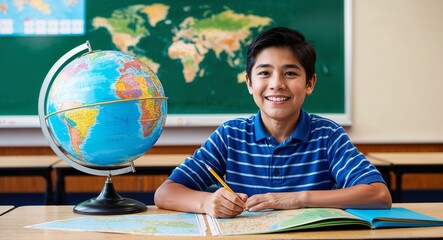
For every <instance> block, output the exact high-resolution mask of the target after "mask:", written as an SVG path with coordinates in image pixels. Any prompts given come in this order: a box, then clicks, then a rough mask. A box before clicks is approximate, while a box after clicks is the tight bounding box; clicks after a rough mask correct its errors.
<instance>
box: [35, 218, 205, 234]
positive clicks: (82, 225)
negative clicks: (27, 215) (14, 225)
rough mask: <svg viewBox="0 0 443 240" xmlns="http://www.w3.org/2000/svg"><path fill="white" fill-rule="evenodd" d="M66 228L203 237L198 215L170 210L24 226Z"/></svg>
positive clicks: (203, 228)
mask: <svg viewBox="0 0 443 240" xmlns="http://www.w3.org/2000/svg"><path fill="white" fill-rule="evenodd" d="M26 227H27V228H40V229H52V230H66V231H93V232H112V233H126V234H140V235H152V236H205V235H206V224H205V222H204V219H203V216H202V215H201V214H193V213H171V214H145V215H132V216H128V215H126V216H88V217H78V218H71V219H64V220H57V221H51V222H45V223H41V224H35V225H30V226H26Z"/></svg>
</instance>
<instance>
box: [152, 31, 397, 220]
mask: <svg viewBox="0 0 443 240" xmlns="http://www.w3.org/2000/svg"><path fill="white" fill-rule="evenodd" d="M315 61H316V53H315V50H314V49H313V48H312V46H311V45H310V44H309V43H308V42H307V41H306V40H305V38H304V36H303V35H302V34H300V33H299V32H297V31H295V30H291V29H288V28H281V27H280V28H273V29H269V30H267V31H265V32H263V33H261V34H260V35H259V36H257V37H256V38H255V39H254V40H253V42H252V43H251V45H250V46H249V49H248V53H247V63H246V64H247V66H246V72H247V74H246V83H247V87H248V91H249V93H250V94H251V95H252V96H253V99H254V101H255V103H256V105H257V106H258V107H259V109H260V110H259V111H258V113H257V114H256V115H253V116H251V117H249V118H239V119H233V120H230V121H227V122H225V123H224V124H223V125H221V126H220V127H218V128H217V130H216V131H215V132H214V133H213V134H212V135H211V136H210V137H209V138H208V140H207V141H205V142H204V143H203V145H202V146H201V147H200V148H199V149H197V150H196V151H195V153H194V154H193V155H192V156H190V157H189V158H187V159H186V160H185V161H184V163H183V164H181V165H180V166H179V167H177V168H176V169H175V170H174V171H173V173H172V174H171V176H169V178H168V179H167V180H166V181H165V182H164V183H163V184H162V185H161V186H160V187H159V188H158V189H157V191H156V193H155V198H154V200H155V203H156V205H157V206H158V207H160V208H165V209H171V210H176V211H186V212H196V213H207V214H210V215H211V216H213V217H233V216H236V215H238V214H240V213H241V212H242V211H243V210H244V209H245V208H249V210H250V211H260V210H263V209H295V208H304V207H336V208H389V207H390V206H391V204H392V201H391V196H390V193H389V191H388V189H387V187H386V185H385V182H384V181H383V178H382V177H381V174H380V173H379V172H378V171H377V169H376V168H375V167H374V166H373V165H372V164H371V163H370V162H369V161H368V160H367V159H366V158H365V157H364V155H363V154H362V153H360V152H359V151H358V150H357V148H356V147H355V146H354V145H353V144H352V143H351V142H350V140H349V137H348V135H347V134H346V132H345V131H344V129H343V128H342V127H341V126H340V125H338V124H336V123H335V122H333V121H331V120H329V119H327V118H323V117H321V116H318V115H315V114H308V113H307V112H305V111H304V110H303V109H302V105H303V102H304V99H305V97H306V96H307V95H310V94H312V92H313V91H314V87H315V84H316V83H317V77H316V75H315ZM205 164H207V165H209V166H211V168H212V169H214V171H216V172H217V174H218V175H219V176H224V178H225V180H226V183H227V184H228V185H229V186H230V187H231V188H232V189H233V190H234V192H236V193H232V192H230V191H228V190H226V189H225V188H219V189H218V190H217V191H215V192H207V191H205V190H206V189H207V188H208V187H209V186H211V185H213V184H216V183H217V182H216V180H215V179H214V178H213V177H212V176H211V174H210V173H209V172H208V171H207V169H206V168H205Z"/></svg>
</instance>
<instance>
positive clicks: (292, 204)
mask: <svg viewBox="0 0 443 240" xmlns="http://www.w3.org/2000/svg"><path fill="white" fill-rule="evenodd" d="M302 194H303V192H290V193H265V194H257V195H253V196H251V197H250V198H248V200H247V202H246V205H247V206H248V207H249V211H251V212H254V211H260V210H264V209H296V208H301V207H302V206H301V204H300V202H301V198H302Z"/></svg>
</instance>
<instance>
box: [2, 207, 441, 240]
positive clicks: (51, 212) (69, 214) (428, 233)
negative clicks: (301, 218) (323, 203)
mask: <svg viewBox="0 0 443 240" xmlns="http://www.w3.org/2000/svg"><path fill="white" fill-rule="evenodd" d="M394 206H402V207H406V208H409V209H411V210H414V211H418V212H421V213H424V214H427V215H430V216H433V217H437V218H440V219H442V218H443V211H442V209H443V203H405V204H394ZM72 209H73V206H25V207H18V208H15V209H14V210H12V211H11V212H9V213H7V214H5V215H3V216H1V217H0V236H1V237H2V239H3V240H9V239H11V240H12V239H14V240H22V239H56V240H59V239H63V240H71V239H72V240H78V239H96V240H101V239H106V240H110V239H116V240H119V239H124V240H135V239H150V238H156V239H159V238H160V239H191V237H177V236H171V237H152V236H144V235H128V234H115V233H100V232H74V231H61V230H44V229H33V228H24V226H28V225H32V224H37V223H43V222H47V221H54V220H61V219H68V218H74V217H81V216H84V215H79V214H76V213H73V211H72ZM168 212H170V211H166V210H162V209H158V208H156V207H155V206H148V210H147V211H146V212H143V213H137V214H153V213H168ZM442 236H443V227H423V228H402V229H399V228H391V229H376V230H369V229H367V230H366V229H363V230H362V229H359V230H351V229H348V230H331V229H328V230H314V231H294V232H285V233H278V234H262V235H254V236H229V237H220V236H218V237H213V236H212V235H211V232H210V230H209V227H208V231H207V236H206V237H196V238H200V239H203V238H205V239H206V238H209V239H225V238H228V239H295V238H296V239H407V238H410V239H418V238H421V239H425V238H428V239H431V238H434V239H435V238H439V237H442Z"/></svg>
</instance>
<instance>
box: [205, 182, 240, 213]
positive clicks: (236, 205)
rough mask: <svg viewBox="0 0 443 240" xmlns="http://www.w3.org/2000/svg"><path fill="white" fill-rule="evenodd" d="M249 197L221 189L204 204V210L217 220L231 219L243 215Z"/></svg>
mask: <svg viewBox="0 0 443 240" xmlns="http://www.w3.org/2000/svg"><path fill="white" fill-rule="evenodd" d="M247 199H248V196H247V195H246V194H243V193H238V194H235V193H232V192H230V191H228V190H226V189H224V188H219V189H218V190H217V191H215V192H214V193H212V194H211V195H210V197H208V198H207V199H206V201H205V203H204V210H205V212H206V213H207V214H209V215H211V216H212V217H215V218H230V217H235V216H237V215H239V214H241V213H242V212H243V211H244V209H245V208H246V205H245V202H246V201H247Z"/></svg>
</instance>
